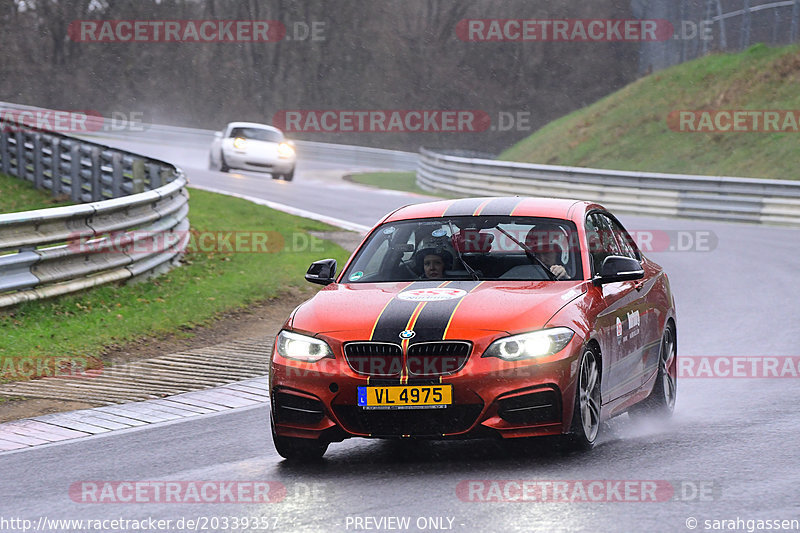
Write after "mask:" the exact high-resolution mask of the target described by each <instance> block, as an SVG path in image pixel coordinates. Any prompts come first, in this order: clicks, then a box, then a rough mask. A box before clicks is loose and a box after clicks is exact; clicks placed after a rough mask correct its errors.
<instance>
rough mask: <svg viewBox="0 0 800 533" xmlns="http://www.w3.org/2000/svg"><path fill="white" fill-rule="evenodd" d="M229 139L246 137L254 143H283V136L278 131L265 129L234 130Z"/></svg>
mask: <svg viewBox="0 0 800 533" xmlns="http://www.w3.org/2000/svg"><path fill="white" fill-rule="evenodd" d="M229 137H244V138H245V139H250V140H253V141H266V142H272V143H279V142H281V141H283V135H281V134H280V133H279V132H277V131H272V130H267V129H264V128H249V127H248V128H243V127H239V128H233V129H232V130H231V134H230V135H229Z"/></svg>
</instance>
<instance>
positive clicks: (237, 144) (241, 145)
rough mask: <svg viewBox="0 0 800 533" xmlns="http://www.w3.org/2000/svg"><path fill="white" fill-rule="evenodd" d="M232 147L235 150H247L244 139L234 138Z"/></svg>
mask: <svg viewBox="0 0 800 533" xmlns="http://www.w3.org/2000/svg"><path fill="white" fill-rule="evenodd" d="M233 147H234V148H236V149H237V150H244V149H245V148H247V139H245V138H244V137H236V138H235V139H234V140H233Z"/></svg>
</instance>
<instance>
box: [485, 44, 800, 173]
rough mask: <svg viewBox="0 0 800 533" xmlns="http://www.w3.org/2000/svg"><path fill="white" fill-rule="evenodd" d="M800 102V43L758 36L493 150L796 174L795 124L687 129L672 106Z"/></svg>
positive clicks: (794, 106) (798, 141)
mask: <svg viewBox="0 0 800 533" xmlns="http://www.w3.org/2000/svg"><path fill="white" fill-rule="evenodd" d="M741 109H749V110H762V111H763V110H800V47H798V46H789V47H782V48H768V47H766V46H764V45H756V46H753V47H752V48H750V49H748V50H746V51H744V52H742V53H740V54H725V55H712V56H707V57H704V58H700V59H697V60H695V61H692V62H689V63H684V64H682V65H677V66H675V67H672V68H669V69H666V70H663V71H660V72H657V73H655V74H652V75H650V76H647V77H645V78H642V79H640V80H638V81H637V82H635V83H632V84H631V85H629V86H627V87H625V88H624V89H622V90H620V91H618V92H616V93H614V94H612V95H610V96H608V97H606V98H604V99H602V100H600V101H599V102H597V103H595V104H593V105H591V106H589V107H587V108H584V109H581V110H579V111H576V112H574V113H572V114H570V115H567V116H565V117H563V118H561V119H559V120H556V121H555V122H552V123H550V124H548V125H547V126H545V127H544V128H542V129H540V130H539V131H537V132H536V133H534V134H533V135H531V136H530V137H528V138H526V139H523V140H522V141H520V142H519V143H517V144H516V145H515V146H513V147H511V148H510V149H508V150H506V151H505V152H504V153H503V154H501V156H500V158H501V159H505V160H511V161H524V162H530V163H542V164H551V165H571V166H581V167H596V168H608V169H616V170H649V171H653V172H675V173H686V174H708V175H725V176H745V177H760V178H778V179H799V178H800V133H790V132H789V133H760V132H738V133H696V132H695V133H686V132H680V131H673V130H671V129H670V127H669V126H668V123H667V117H668V116H669V114H670V113H671V112H674V111H679V110H741Z"/></svg>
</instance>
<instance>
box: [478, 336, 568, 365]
mask: <svg viewBox="0 0 800 533" xmlns="http://www.w3.org/2000/svg"><path fill="white" fill-rule="evenodd" d="M573 335H575V332H573V331H572V330H571V329H569V328H551V329H542V330H539V331H532V332H531V333H523V334H521V335H513V336H511V337H504V338H502V339H498V340H496V341H494V342H493V343H492V344H491V345H490V346H489V348H487V349H486V351H485V352H484V354H483V357H499V358H500V359H503V360H504V361H521V360H524V359H532V358H534V357H544V356H547V355H553V354H554V353H558V352H560V351H561V350H563V349H564V347H565V346H566V345H567V344H569V341H570V340H572V336H573Z"/></svg>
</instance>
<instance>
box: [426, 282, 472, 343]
mask: <svg viewBox="0 0 800 533" xmlns="http://www.w3.org/2000/svg"><path fill="white" fill-rule="evenodd" d="M479 284H480V282H477V281H454V282H452V283H449V284H447V286H446V287H444V288H445V289H462V290H465V291H467V293H469V292H470V291H471V290H472V289H474V288H475V287H477V286H478V285H479ZM465 297H466V296H464V297H463V298H465ZM463 298H453V299H452V300H443V301H440V302H428V303H427V304H426V305H425V307H423V308H422V310H421V311H420V313H419V317H417V321H416V322H415V324H414V332H415V333H416V335H414V338H412V339H411V341H410V343H411V344H413V343H416V342H427V341H440V340H443V338H444V333H445V330H446V329H447V324H448V323H450V318H451V317H452V316H453V313H454V312H455V310H456V307H458V304H459V303H460V302H461V300H463Z"/></svg>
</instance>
